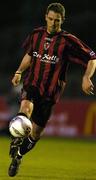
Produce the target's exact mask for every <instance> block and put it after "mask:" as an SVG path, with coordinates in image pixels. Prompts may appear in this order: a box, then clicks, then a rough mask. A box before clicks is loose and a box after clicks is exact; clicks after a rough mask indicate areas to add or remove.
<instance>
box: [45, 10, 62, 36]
mask: <svg viewBox="0 0 96 180" xmlns="http://www.w3.org/2000/svg"><path fill="white" fill-rule="evenodd" d="M46 22H47V32H48V33H54V32H59V31H61V24H62V17H61V14H59V13H56V12H54V11H51V10H50V11H49V12H48V14H46Z"/></svg>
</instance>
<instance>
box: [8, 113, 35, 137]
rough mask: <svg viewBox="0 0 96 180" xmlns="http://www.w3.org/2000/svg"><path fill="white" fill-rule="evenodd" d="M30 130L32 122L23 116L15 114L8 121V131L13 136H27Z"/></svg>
mask: <svg viewBox="0 0 96 180" xmlns="http://www.w3.org/2000/svg"><path fill="white" fill-rule="evenodd" d="M31 131H32V123H31V121H30V120H29V119H28V118H27V117H25V116H21V115H20V116H16V117H15V118H13V119H12V120H11V121H10V123H9V132H10V133H11V135H12V136H14V137H24V136H28V135H29V134H30V133H31Z"/></svg>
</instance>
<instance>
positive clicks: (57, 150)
mask: <svg viewBox="0 0 96 180" xmlns="http://www.w3.org/2000/svg"><path fill="white" fill-rule="evenodd" d="M9 142H10V139H9V138H6V137H0V180H13V179H14V180H96V141H95V140H80V139H75V140H72V139H63V138H42V139H41V140H40V141H39V142H38V144H37V145H36V147H35V148H34V149H33V151H31V152H29V153H28V154H27V155H26V156H24V158H23V161H22V164H21V166H20V170H19V173H18V175H17V176H15V177H9V176H8V174H7V169H8V166H9V163H10V158H9V156H8V150H9Z"/></svg>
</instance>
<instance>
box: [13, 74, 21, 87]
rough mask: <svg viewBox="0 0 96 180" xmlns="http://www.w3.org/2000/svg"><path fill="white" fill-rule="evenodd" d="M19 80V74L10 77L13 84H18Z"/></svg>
mask: <svg viewBox="0 0 96 180" xmlns="http://www.w3.org/2000/svg"><path fill="white" fill-rule="evenodd" d="M20 80H21V74H15V75H14V77H13V79H12V84H13V85H14V86H18V85H19V84H20Z"/></svg>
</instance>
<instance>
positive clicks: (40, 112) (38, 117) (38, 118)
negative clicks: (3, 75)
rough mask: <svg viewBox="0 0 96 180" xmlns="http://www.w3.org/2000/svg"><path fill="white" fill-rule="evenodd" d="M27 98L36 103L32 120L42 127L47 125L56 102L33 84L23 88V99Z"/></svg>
mask: <svg viewBox="0 0 96 180" xmlns="http://www.w3.org/2000/svg"><path fill="white" fill-rule="evenodd" d="M23 99H26V100H29V101H31V102H32V103H33V104H34V108H33V112H32V121H33V122H35V123H36V124H37V125H39V126H41V127H45V126H46V123H47V121H48V120H49V117H50V115H51V112H52V107H53V105H54V103H53V102H52V101H51V100H50V99H47V98H46V97H43V96H41V95H40V93H39V91H38V89H37V88H36V87H33V86H31V87H30V88H28V89H26V90H25V89H22V92H21V100H23Z"/></svg>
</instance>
